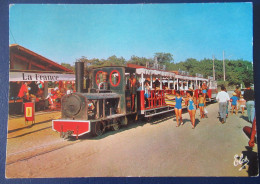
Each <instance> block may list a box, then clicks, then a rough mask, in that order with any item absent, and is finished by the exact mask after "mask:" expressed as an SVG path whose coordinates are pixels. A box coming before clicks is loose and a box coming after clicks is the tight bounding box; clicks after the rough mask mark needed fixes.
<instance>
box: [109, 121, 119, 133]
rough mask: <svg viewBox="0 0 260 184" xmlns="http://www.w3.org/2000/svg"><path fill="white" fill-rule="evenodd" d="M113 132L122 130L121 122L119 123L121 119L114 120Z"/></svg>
mask: <svg viewBox="0 0 260 184" xmlns="http://www.w3.org/2000/svg"><path fill="white" fill-rule="evenodd" d="M111 128H112V130H114V131H117V130H119V129H120V121H119V119H114V120H113V125H112V127H111Z"/></svg>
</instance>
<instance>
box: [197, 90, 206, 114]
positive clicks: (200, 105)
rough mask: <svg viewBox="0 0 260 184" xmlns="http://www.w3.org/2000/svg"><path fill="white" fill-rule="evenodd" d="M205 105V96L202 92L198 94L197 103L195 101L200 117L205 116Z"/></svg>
mask: <svg viewBox="0 0 260 184" xmlns="http://www.w3.org/2000/svg"><path fill="white" fill-rule="evenodd" d="M205 106H206V98H205V97H204V96H203V95H202V93H200V94H199V98H198V103H197V109H198V108H199V109H200V118H201V119H202V118H205V113H204V107H205Z"/></svg>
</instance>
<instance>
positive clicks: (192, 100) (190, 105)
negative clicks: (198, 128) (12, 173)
mask: <svg viewBox="0 0 260 184" xmlns="http://www.w3.org/2000/svg"><path fill="white" fill-rule="evenodd" d="M186 105H187V106H188V107H187V108H188V112H189V114H190V120H191V124H192V129H194V128H195V113H196V106H195V105H196V100H195V98H194V97H193V94H192V92H191V91H187V98H186Z"/></svg>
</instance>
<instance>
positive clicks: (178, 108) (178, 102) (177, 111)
mask: <svg viewBox="0 0 260 184" xmlns="http://www.w3.org/2000/svg"><path fill="white" fill-rule="evenodd" d="M175 101H176V104H175V107H174V111H175V115H176V121H177V125H176V127H179V126H180V123H181V125H183V122H182V116H181V113H182V105H181V103H182V97H181V96H180V91H176V98H175ZM179 118H180V123H179Z"/></svg>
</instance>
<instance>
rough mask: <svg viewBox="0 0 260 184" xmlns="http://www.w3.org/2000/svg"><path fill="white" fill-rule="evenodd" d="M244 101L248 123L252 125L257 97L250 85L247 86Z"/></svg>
mask: <svg viewBox="0 0 260 184" xmlns="http://www.w3.org/2000/svg"><path fill="white" fill-rule="evenodd" d="M244 99H245V100H246V109H247V116H248V121H249V122H251V123H252V122H253V120H254V117H255V101H254V100H255V97H254V91H253V90H252V89H251V87H250V84H249V83H247V84H246V89H245V91H244Z"/></svg>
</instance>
